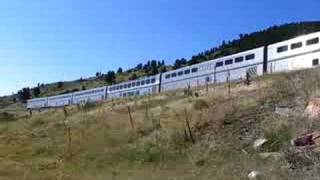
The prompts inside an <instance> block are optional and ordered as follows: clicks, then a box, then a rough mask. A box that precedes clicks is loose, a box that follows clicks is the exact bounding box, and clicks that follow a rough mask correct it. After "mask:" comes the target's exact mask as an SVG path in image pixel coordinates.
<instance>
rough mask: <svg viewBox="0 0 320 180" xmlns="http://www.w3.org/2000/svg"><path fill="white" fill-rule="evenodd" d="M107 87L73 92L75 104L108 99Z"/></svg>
mask: <svg viewBox="0 0 320 180" xmlns="http://www.w3.org/2000/svg"><path fill="white" fill-rule="evenodd" d="M106 89H107V87H100V88H95V89H89V90H84V91H79V92H75V93H73V99H72V103H73V104H80V103H87V102H98V101H103V100H105V99H106V96H107V91H106Z"/></svg>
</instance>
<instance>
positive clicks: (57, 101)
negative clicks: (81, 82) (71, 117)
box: [48, 93, 72, 107]
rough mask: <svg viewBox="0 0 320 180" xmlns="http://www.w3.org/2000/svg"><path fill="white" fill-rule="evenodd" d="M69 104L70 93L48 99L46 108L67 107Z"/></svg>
mask: <svg viewBox="0 0 320 180" xmlns="http://www.w3.org/2000/svg"><path fill="white" fill-rule="evenodd" d="M71 103H72V93H69V94H62V95H57V96H52V97H48V107H61V106H67V105H71Z"/></svg>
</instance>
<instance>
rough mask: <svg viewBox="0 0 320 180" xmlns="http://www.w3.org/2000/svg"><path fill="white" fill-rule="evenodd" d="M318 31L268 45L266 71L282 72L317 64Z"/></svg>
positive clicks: (318, 49) (318, 57) (319, 46)
mask: <svg viewBox="0 0 320 180" xmlns="http://www.w3.org/2000/svg"><path fill="white" fill-rule="evenodd" d="M319 39H320V32H317V33H312V34H308V35H304V36H299V37H297V38H294V39H290V40H288V41H283V42H279V43H276V44H272V45H270V46H268V52H267V56H268V57H267V62H268V72H269V73H275V72H283V71H292V70H298V69H305V68H312V67H314V66H317V65H319V59H320V43H319Z"/></svg>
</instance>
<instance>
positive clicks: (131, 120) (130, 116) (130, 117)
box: [128, 106, 134, 130]
mask: <svg viewBox="0 0 320 180" xmlns="http://www.w3.org/2000/svg"><path fill="white" fill-rule="evenodd" d="M128 114H129V120H130V125H131V128H132V130H134V124H133V119H132V115H131V109H130V106H128Z"/></svg>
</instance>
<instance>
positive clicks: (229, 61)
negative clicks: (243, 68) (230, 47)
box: [224, 59, 233, 65]
mask: <svg viewBox="0 0 320 180" xmlns="http://www.w3.org/2000/svg"><path fill="white" fill-rule="evenodd" d="M232 63H233V60H232V59H229V60H226V61H225V62H224V64H225V65H229V64H232Z"/></svg>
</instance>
